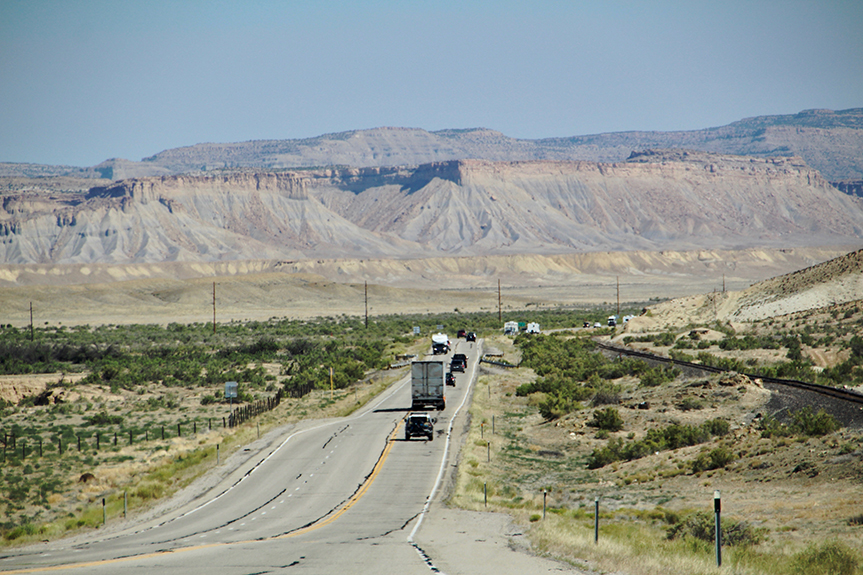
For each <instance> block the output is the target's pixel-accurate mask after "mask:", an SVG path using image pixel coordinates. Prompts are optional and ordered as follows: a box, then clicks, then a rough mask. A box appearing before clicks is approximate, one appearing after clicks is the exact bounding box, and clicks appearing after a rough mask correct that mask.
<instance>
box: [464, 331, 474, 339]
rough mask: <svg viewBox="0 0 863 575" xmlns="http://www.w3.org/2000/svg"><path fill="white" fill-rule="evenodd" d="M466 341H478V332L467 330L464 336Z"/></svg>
mask: <svg viewBox="0 0 863 575" xmlns="http://www.w3.org/2000/svg"><path fill="white" fill-rule="evenodd" d="M464 339H465V340H466V341H476V334H475V333H474V332H472V331H469V332H467V335H466V336H464Z"/></svg>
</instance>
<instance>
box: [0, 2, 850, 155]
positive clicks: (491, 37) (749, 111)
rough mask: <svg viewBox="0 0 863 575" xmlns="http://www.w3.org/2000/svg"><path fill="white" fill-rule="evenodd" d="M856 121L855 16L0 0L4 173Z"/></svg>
mask: <svg viewBox="0 0 863 575" xmlns="http://www.w3.org/2000/svg"><path fill="white" fill-rule="evenodd" d="M855 107H863V1H861V0H849V1H841V2H840V1H829V0H817V1H806V2H802V1H795V0H775V1H774V0H765V1H755V0H750V1H739V0H723V1H722V2H716V1H709V2H708V1H698V0H685V1H679V2H670V1H664V2H663V1H648V0H642V1H630V2H624V1H614V0H596V1H592V2H581V1H575V0H571V1H564V0H560V1H543V0H533V1H529V2H522V1H514V0H513V1H507V0H498V1H491V0H487V1H473V2H472V1H469V0H458V1H455V0H454V1H450V0H403V1H398V2H397V1H383V0H379V1H373V0H368V1H363V2H342V1H321V0H317V1H308V2H305V1H281V2H276V1H263V0H261V1H248V0H246V1H239V0H237V1H232V2H227V1H223V2H203V1H185V2H184V1H176V0H175V1H156V0H147V1H146V2H144V1H134V0H111V1H96V0H92V1H90V0H66V1H61V0H56V1H43V0H24V1H18V0H0V161H13V162H36V163H48V164H70V165H78V166H89V165H93V164H96V163H98V162H101V161H102V160H105V159H108V158H112V157H122V158H127V159H132V160H140V159H141V158H143V157H146V156H149V155H152V154H155V153H157V152H160V151H161V150H164V149H167V148H173V147H177V146H184V145H191V144H196V143H199V142H235V141H245V140H257V139H272V138H274V139H281V138H302V137H310V136H317V135H320V134H325V133H330V132H341V131H345V130H352V129H359V128H373V127H377V126H405V127H417V128H424V129H426V130H439V129H444V128H471V127H486V128H491V129H495V130H499V131H501V132H503V133H504V134H506V135H508V136H512V137H517V138H544V137H552V136H574V135H583V134H592V133H599V132H612V131H626V130H688V129H698V128H706V127H711V126H720V125H724V124H727V123H730V122H733V121H735V120H739V119H741V118H744V117H750V116H759V115H764V114H789V113H796V112H799V111H801V110H804V109H809V108H830V109H834V110H839V109H846V108H855Z"/></svg>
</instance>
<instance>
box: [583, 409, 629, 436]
mask: <svg viewBox="0 0 863 575" xmlns="http://www.w3.org/2000/svg"><path fill="white" fill-rule="evenodd" d="M588 425H590V426H591V427H597V428H599V429H603V430H606V431H620V430H621V429H623V418H622V417H620V413H619V412H618V411H617V409H615V408H613V407H608V408H606V409H599V410H596V411H594V412H593V419H592V420H591V421H589V422H588Z"/></svg>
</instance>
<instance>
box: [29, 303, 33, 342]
mask: <svg viewBox="0 0 863 575" xmlns="http://www.w3.org/2000/svg"><path fill="white" fill-rule="evenodd" d="M30 341H33V302H32V301H31V302H30Z"/></svg>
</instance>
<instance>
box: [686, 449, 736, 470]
mask: <svg viewBox="0 0 863 575" xmlns="http://www.w3.org/2000/svg"><path fill="white" fill-rule="evenodd" d="M732 461H734V453H732V452H731V451H729V450H728V449H727V448H726V447H717V448H716V449H714V450H712V451H710V452H709V453H700V454H699V455H698V457H696V458H695V461H693V462H692V471H693V473H701V472H702V471H709V470H711V469H721V468H723V467H725V466H726V465H728V464H729V463H731V462H732Z"/></svg>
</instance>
